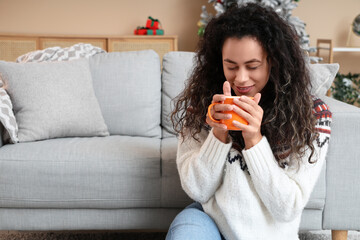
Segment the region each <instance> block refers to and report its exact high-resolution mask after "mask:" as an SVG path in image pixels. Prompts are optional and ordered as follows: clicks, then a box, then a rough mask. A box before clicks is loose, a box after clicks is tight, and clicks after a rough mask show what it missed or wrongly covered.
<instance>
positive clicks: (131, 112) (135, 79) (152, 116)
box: [90, 50, 161, 138]
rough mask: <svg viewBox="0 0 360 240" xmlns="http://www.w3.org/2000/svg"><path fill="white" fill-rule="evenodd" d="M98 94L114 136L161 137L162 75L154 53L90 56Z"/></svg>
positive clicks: (139, 52) (117, 53) (157, 57)
mask: <svg viewBox="0 0 360 240" xmlns="http://www.w3.org/2000/svg"><path fill="white" fill-rule="evenodd" d="M90 69H91V73H92V77H93V83H94V89H95V94H96V96H97V98H98V100H99V104H100V107H101V110H102V113H103V116H104V119H105V122H106V124H107V126H108V128H109V132H110V134H121V135H129V136H143V137H156V138H160V137H161V128H160V116H161V114H160V111H161V75H160V60H159V56H158V55H157V54H156V53H155V52H154V51H153V50H146V51H138V52H112V53H105V54H97V55H95V56H93V57H90Z"/></svg>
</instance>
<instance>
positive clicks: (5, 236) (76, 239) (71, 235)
mask: <svg viewBox="0 0 360 240" xmlns="http://www.w3.org/2000/svg"><path fill="white" fill-rule="evenodd" d="M165 236H166V233H165V232H160V233H159V232H147V233H142V232H136V233H134V232H115V231H80V232H66V231H65V232H63V231H62V232H22V231H20V232H19V231H0V240H164V239H165ZM300 240H331V233H330V231H313V232H307V233H301V234H300ZM348 240H360V232H356V231H349V235H348Z"/></svg>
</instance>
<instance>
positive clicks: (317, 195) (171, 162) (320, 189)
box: [161, 137, 326, 210]
mask: <svg viewBox="0 0 360 240" xmlns="http://www.w3.org/2000/svg"><path fill="white" fill-rule="evenodd" d="M177 143H178V140H177V138H176V137H169V138H165V139H163V140H162V143H161V158H162V189H161V206H162V207H180V208H181V207H185V206H187V205H188V204H189V203H190V202H192V200H191V199H190V198H189V197H188V196H187V195H186V193H185V192H184V191H183V190H182V188H181V183H180V179H179V173H178V171H177V166H176V149H177ZM325 172H326V164H324V166H323V169H322V172H321V174H320V176H319V179H318V181H317V183H316V185H315V188H314V191H313V192H312V194H311V197H310V200H309V202H308V203H307V205H306V207H305V208H306V209H317V210H322V209H323V208H324V205H325V195H326V191H325Z"/></svg>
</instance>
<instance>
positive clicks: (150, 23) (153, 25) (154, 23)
mask: <svg viewBox="0 0 360 240" xmlns="http://www.w3.org/2000/svg"><path fill="white" fill-rule="evenodd" d="M146 28H150V29H159V20H157V19H153V18H152V17H149V19H148V20H147V21H146Z"/></svg>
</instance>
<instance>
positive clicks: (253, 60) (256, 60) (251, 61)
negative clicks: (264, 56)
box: [245, 58, 261, 64]
mask: <svg viewBox="0 0 360 240" xmlns="http://www.w3.org/2000/svg"><path fill="white" fill-rule="evenodd" d="M253 62H258V63H261V61H260V60H258V59H255V58H254V59H251V60H249V61H246V62H245V64H247V63H253Z"/></svg>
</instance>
